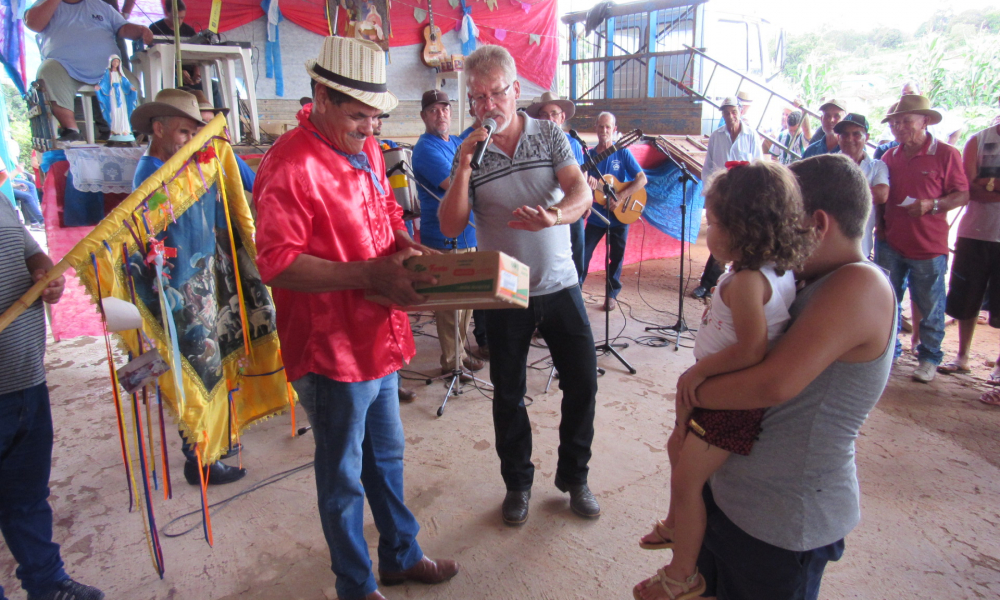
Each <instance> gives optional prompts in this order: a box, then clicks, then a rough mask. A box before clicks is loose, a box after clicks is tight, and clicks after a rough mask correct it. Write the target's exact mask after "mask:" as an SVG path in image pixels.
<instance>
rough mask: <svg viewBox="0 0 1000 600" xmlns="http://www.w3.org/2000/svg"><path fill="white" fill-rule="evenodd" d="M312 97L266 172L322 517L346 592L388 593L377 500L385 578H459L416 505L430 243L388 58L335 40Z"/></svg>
mask: <svg viewBox="0 0 1000 600" xmlns="http://www.w3.org/2000/svg"><path fill="white" fill-rule="evenodd" d="M306 72H307V73H308V74H309V76H310V77H311V78H312V82H311V83H312V86H313V102H312V104H307V105H306V106H304V107H303V108H302V110H300V111H299V113H298V115H297V116H298V120H299V126H298V127H296V128H295V129H293V130H291V131H289V132H288V133H285V134H284V135H282V136H281V137H280V138H278V141H277V142H275V144H274V145H273V146H272V147H271V149H270V150H269V151H268V153H267V154H266V155H265V156H264V160H263V161H262V162H261V165H260V168H259V169H258V171H257V188H256V190H257V191H256V197H255V200H256V202H257V214H258V216H259V219H258V223H257V248H258V255H257V265H258V267H259V269H260V273H261V278H262V279H263V281H264V282H265V283H266V284H268V285H270V286H271V288H272V290H273V294H274V304H275V308H276V311H277V324H278V336H279V337H280V338H281V342H282V350H283V355H284V361H285V369H286V372H287V374H288V379H289V381H292V382H293V385H294V387H295V389H296V391H297V392H298V394H299V401H300V402H301V403H302V406H303V408H305V410H306V414H307V415H308V416H309V422H310V423H311V424H312V427H313V429H312V431H313V435H314V437H315V440H316V461H315V469H316V488H317V495H318V499H319V513H320V520H321V522H322V524H323V533H324V535H325V536H326V541H327V544H328V545H329V547H330V557H331V559H332V565H331V568H332V570H333V572H334V574H335V575H336V576H337V582H336V589H337V595H338V597H339V598H340V599H341V600H354V599H358V598H364V599H366V600H379V599H382V598H383V596H382V594H380V593H379V592H378V589H377V587H378V586H377V584H376V582H375V577H374V575H373V574H372V570H371V564H372V563H371V559H370V558H369V556H368V542H367V541H365V536H364V500H365V496H366V495H367V496H368V500H369V502H368V503H369V506H370V507H371V511H372V516H373V517H374V518H375V526H376V528H377V529H378V532H379V540H378V555H379V566H378V570H379V578H380V579H381V581H382V584H383V585H395V584H398V583H403V582H404V581H406V580H414V581H419V582H423V583H440V582H442V581H446V580H448V579H450V578H451V577H453V576H455V574H456V573H458V565H457V564H456V563H455V562H454V561H451V560H441V561H437V562H435V561H432V560H430V559H429V558H427V557H426V556H424V554H423V551H422V550H421V549H420V545H419V544H418V543H417V539H416V538H417V532H418V531H419V529H420V526H419V524H418V523H417V520H416V518H414V516H413V514H412V513H411V512H410V510H409V509H408V508H407V507H406V504H405V503H404V502H403V498H404V492H403V449H404V446H405V441H404V437H403V424H402V422H401V420H400V418H399V399H398V392H397V386H398V376H397V372H398V371H399V369H400V368H401V367H402V366H403V363H404V362H406V361H409V360H410V359H411V358H412V357H413V355H414V352H415V349H414V344H413V334H412V332H411V331H410V322H409V319H408V317H407V316H406V313H405V312H403V311H401V310H397V309H396V308H393V307H387V306H383V305H381V304H377V303H375V302H371V301H369V300H366V299H365V291H366V290H372V291H374V292H376V293H378V294H380V295H382V296H385V297H387V298H389V299H390V300H392V302H393V303H394V304H397V305H399V306H408V305H413V304H419V303H421V302H423V301H424V297H423V296H421V295H420V294H417V293H416V291H414V284H415V283H434V282H435V281H436V279H435V278H434V277H433V276H432V275H430V274H423V273H415V272H413V271H410V270H407V269H406V268H405V267H403V261H404V260H405V259H407V258H409V257H411V256H415V255H419V254H422V253H424V252H430V250H429V249H427V248H425V247H423V246H420V245H419V244H416V243H415V242H414V241H413V240H412V239H411V238H410V236H409V234H407V233H406V226H405V225H404V223H403V210H402V209H401V208H400V206H399V204H397V203H396V200H395V198H394V196H393V194H392V189H391V188H390V187H389V181H388V179H387V178H386V176H385V164H384V162H383V159H382V152H381V151H380V150H379V146H378V141H377V140H376V139H375V137H374V135H373V125H374V123H375V121H376V120H377V119H378V118H379V117H380V116H381V115H382V114H383V113H385V112H387V111H390V110H392V109H393V108H394V107H395V106H396V104H397V103H398V101H397V100H396V97H395V96H393V95H392V93H390V92H389V90H388V87H387V86H386V73H385V54H384V53H383V52H382V50H381V49H380V48H379V47H378V45H376V44H375V43H373V42H369V41H364V40H357V39H353V38H343V37H327V38H326V39H324V41H323V48H322V50H321V52H320V55H319V57H318V58H317V59H316V60H309V61H307V62H306Z"/></svg>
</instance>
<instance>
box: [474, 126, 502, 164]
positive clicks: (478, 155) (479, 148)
mask: <svg viewBox="0 0 1000 600" xmlns="http://www.w3.org/2000/svg"><path fill="white" fill-rule="evenodd" d="M483 127H485V128H486V139H485V140H483V141H481V142H478V143H477V144H476V149H475V150H473V151H472V168H473V169H478V168H479V166H480V165H481V164H482V162H483V154H485V153H486V146H489V145H490V139H492V138H493V132H494V131H496V128H497V122H496V121H494V120H493V119H483Z"/></svg>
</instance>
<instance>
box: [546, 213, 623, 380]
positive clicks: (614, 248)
mask: <svg viewBox="0 0 1000 600" xmlns="http://www.w3.org/2000/svg"><path fill="white" fill-rule="evenodd" d="M605 232H607V234H608V237H609V238H610V240H611V251H610V252H609V253H608V255H609V256H610V257H611V264H610V265H609V266H608V272H610V273H611V297H612V298H617V297H618V292H620V291H621V289H622V263H623V262H624V260H625V243H626V242H627V241H628V225H623V226H621V227H612V228H610V229H609V228H607V227H598V226H597V225H590V224H588V225H587V229H586V230H585V232H584V234H585V236H586V238H587V250H586V256H585V257H584V261H585V262H584V267H583V268H584V271H583V276H582V277H581V278H580V285H583V282H584V281H586V279H587V269H589V268H590V259H591V258H593V257H594V249H595V248H597V243H598V242H600V241H601V239H602V238H603V237H604V234H605ZM560 373H562V371H560Z"/></svg>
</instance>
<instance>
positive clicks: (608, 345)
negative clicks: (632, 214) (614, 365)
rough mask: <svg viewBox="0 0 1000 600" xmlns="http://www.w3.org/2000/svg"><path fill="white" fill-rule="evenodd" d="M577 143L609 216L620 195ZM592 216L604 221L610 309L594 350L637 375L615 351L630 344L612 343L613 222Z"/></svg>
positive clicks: (606, 289) (606, 296)
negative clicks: (599, 185) (598, 183)
mask: <svg viewBox="0 0 1000 600" xmlns="http://www.w3.org/2000/svg"><path fill="white" fill-rule="evenodd" d="M577 141H579V142H580V145H582V146H583V155H584V157H586V162H587V163H589V164H590V168H589V169H588V170H587V173H588V174H589V175H590V176H591V177H593V178H594V179H597V180H598V181H602V182H603V183H604V185H603V192H604V201H605V206H606V207H608V209H609V210H608V214H611V210H610V208H611V203H612V201H614V203H615V204H618V195H617V194H616V193H615V188H614V187H613V186H612V185H611V184H610V183H608V182H607V181H606V180H605V179H604V177H603V176H601V173H600V172H599V171H598V170H597V165H595V164H593V163H592V162H591V161H590V157H589V156H588V155H587V153H588V152H589V148H587V144H586V143H584V142H583V141H582V140H577ZM592 214H595V215H597V216H598V217H600V219H601V220H602V221H604V228H605V231H604V308H606V309H609V310H605V311H604V343H603V344H597V345H596V346H595V347H594V350H596V351H598V352H600V353H601V354H610V355H611V356H614V357H615V358H617V359H618V361H619V362H621V363H622V365H624V366H625V368H626V369H628V372H629V373H631V374H632V375H635V374H636V373H637V372H638V371H636V370H635V367H633V366H632V365H630V364H629V363H628V361H627V360H625V357H623V356H622V355H621V354H619V353H618V351H617V350H615V348H621V349H623V350H624V349H625V348H628V344H626V343H621V342H620V343H612V342H611V310H610V308H611V307H610V306H609V301H610V300H611V221H610V220H609V219H606V218H605V217H604V215H602V214H601V213H599V212H597V211H596V210H594V211H592Z"/></svg>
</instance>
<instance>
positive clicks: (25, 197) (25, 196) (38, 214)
mask: <svg viewBox="0 0 1000 600" xmlns="http://www.w3.org/2000/svg"><path fill="white" fill-rule="evenodd" d="M14 199H15V200H17V202H18V204H20V205H21V212H23V213H24V218H25V220H27V221H28V225H41V224H42V223H44V222H45V220H44V219H43V218H42V209H41V207H40V206H39V205H38V196H36V195H34V194H32V193H31V192H24V191H21V190H18V189H15V190H14Z"/></svg>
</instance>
